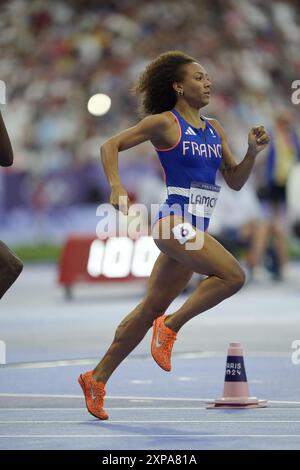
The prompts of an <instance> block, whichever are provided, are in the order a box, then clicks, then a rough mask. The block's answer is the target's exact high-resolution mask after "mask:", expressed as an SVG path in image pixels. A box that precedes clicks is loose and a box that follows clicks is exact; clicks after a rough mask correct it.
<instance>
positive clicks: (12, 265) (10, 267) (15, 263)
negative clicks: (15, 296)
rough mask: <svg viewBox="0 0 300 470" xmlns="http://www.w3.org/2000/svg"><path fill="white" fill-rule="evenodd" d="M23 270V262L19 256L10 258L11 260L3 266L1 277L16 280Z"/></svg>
mask: <svg viewBox="0 0 300 470" xmlns="http://www.w3.org/2000/svg"><path fill="white" fill-rule="evenodd" d="M22 270H23V263H22V261H21V260H20V259H19V258H17V257H12V258H10V260H9V262H8V263H7V264H6V265H5V266H2V268H1V275H2V276H1V277H3V278H5V279H7V280H10V281H11V282H14V281H15V280H16V279H17V277H18V276H19V275H20V274H21V272H22Z"/></svg>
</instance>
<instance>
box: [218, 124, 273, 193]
mask: <svg viewBox="0 0 300 470" xmlns="http://www.w3.org/2000/svg"><path fill="white" fill-rule="evenodd" d="M211 124H212V125H213V126H214V128H215V129H216V131H217V132H218V134H219V135H220V137H221V140H222V158H223V160H222V163H221V167H220V171H221V173H222V175H223V177H224V179H225V181H226V183H227V185H228V186H229V187H230V188H231V189H234V190H235V191H239V190H240V189H241V188H242V187H243V186H244V184H245V183H246V181H247V180H248V178H249V176H250V173H251V171H252V168H253V165H254V162H255V159H256V157H257V155H258V154H259V153H260V152H261V151H262V150H264V149H265V148H266V147H267V145H268V143H269V142H270V137H269V135H268V133H267V131H266V130H265V128H264V126H258V127H252V129H250V131H249V134H248V149H247V152H246V155H245V157H244V158H243V160H242V161H241V162H240V163H237V162H236V159H235V157H234V155H233V153H232V151H231V149H230V147H229V144H228V141H227V138H226V134H225V131H224V129H223V127H222V126H221V124H220V123H219V122H218V121H216V120H215V119H212V120H211Z"/></svg>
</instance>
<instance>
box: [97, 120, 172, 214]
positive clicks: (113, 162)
mask: <svg viewBox="0 0 300 470" xmlns="http://www.w3.org/2000/svg"><path fill="white" fill-rule="evenodd" d="M170 125H171V123H170V119H169V118H168V117H166V116H165V115H164V114H154V115H151V116H147V117H145V118H144V119H142V120H141V121H140V122H139V123H138V124H137V125H135V126H133V127H130V128H128V129H125V130H124V131H122V132H120V133H119V134H116V135H114V136H112V137H111V138H110V139H109V140H107V141H106V142H105V143H104V144H103V145H102V146H101V149H100V152H101V161H102V165H103V168H104V171H105V174H106V177H107V180H108V182H109V184H110V186H111V196H110V203H111V204H112V205H113V206H114V207H116V208H118V209H119V210H121V212H123V213H124V214H127V209H128V203H129V200H128V195H127V191H126V189H125V188H124V187H123V185H122V182H121V180H120V175H119V169H118V153H119V152H121V151H122V150H128V149H130V148H132V147H135V146H136V145H138V144H141V143H142V142H146V141H147V140H152V139H155V140H156V141H157V140H159V138H160V137H163V135H164V132H165V131H166V130H167V129H168V128H169V127H170ZM120 197H122V198H124V199H123V200H122V201H120V199H119V198H120Z"/></svg>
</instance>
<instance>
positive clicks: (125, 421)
mask: <svg viewBox="0 0 300 470" xmlns="http://www.w3.org/2000/svg"><path fill="white" fill-rule="evenodd" d="M65 423H66V424H86V423H87V420H81V421H78V420H77V421H76V420H75V421H72V420H68V421H47V420H43V421H29V420H28V421H27V420H22V421H20V420H18V421H12V420H10V421H0V425H1V424H5V425H6V424H65ZM111 423H119V424H120V423H126V424H136V423H140V424H141V423H144V424H149V423H155V424H167V423H168V424H169V423H175V424H200V423H218V424H224V423H230V424H232V423H235V424H236V423H239V424H243V423H246V424H265V423H277V424H282V423H289V424H294V423H300V420H296V421H295V420H292V421H291V420H286V421H283V420H266V421H261V420H259V421H258V420H250V421H249V420H247V421H246V420H229V419H228V420H227V419H225V420H210V419H208V420H191V421H190V420H180V421H178V420H166V421H162V420H159V421H156V420H146V421H145V420H120V421H116V420H111V419H110V420H109V421H104V424H106V425H109V424H111Z"/></svg>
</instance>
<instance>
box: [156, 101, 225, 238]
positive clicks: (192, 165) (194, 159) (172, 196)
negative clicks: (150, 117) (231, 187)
mask: <svg viewBox="0 0 300 470" xmlns="http://www.w3.org/2000/svg"><path fill="white" fill-rule="evenodd" d="M171 112H172V113H173V115H174V116H175V118H176V120H177V124H178V128H179V133H180V135H179V138H178V141H177V143H176V144H175V145H174V146H173V147H170V148H167V149H157V148H156V149H155V150H156V151H157V154H158V157H159V160H160V163H161V165H162V167H163V169H164V172H165V181H166V186H167V193H168V197H167V200H166V201H165V202H164V204H163V205H162V206H161V207H160V209H159V211H158V213H157V214H156V216H155V217H154V221H153V225H154V223H155V222H156V221H157V220H158V219H161V218H163V217H166V216H168V215H170V213H171V214H174V215H180V216H183V210H182V209H183V207H187V205H188V203H189V196H188V195H187V191H189V189H190V187H191V183H192V182H196V183H206V184H207V185H215V183H216V174H217V170H218V168H219V166H220V164H221V161H222V142H221V138H220V136H219V134H218V133H217V131H216V130H215V128H214V127H213V126H212V125H211V124H210V123H209V121H208V120H207V119H206V118H205V117H204V116H201V119H202V120H203V121H204V123H205V127H204V129H203V130H202V129H198V128H196V127H193V126H191V125H190V124H189V123H188V122H187V121H186V120H185V119H184V118H183V117H182V116H181V115H180V114H179V113H178V111H177V110H176V109H175V108H173V109H172V110H171ZM171 207H172V209H171V212H170V208H171ZM184 219H185V220H186V219H187V220H188V221H189V222H190V223H191V224H192V225H194V226H195V227H197V229H198V230H202V231H205V230H207V228H208V225H209V218H206V217H198V216H195V215H192V214H190V213H188V212H186V211H184Z"/></svg>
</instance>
